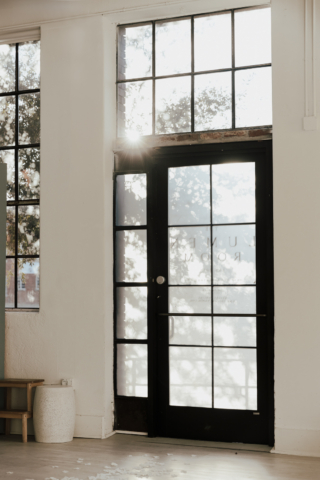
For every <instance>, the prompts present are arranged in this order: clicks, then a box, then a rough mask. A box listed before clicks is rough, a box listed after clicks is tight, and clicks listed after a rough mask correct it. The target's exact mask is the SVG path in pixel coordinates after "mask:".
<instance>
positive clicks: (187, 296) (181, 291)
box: [169, 287, 211, 314]
mask: <svg viewBox="0 0 320 480" xmlns="http://www.w3.org/2000/svg"><path fill="white" fill-rule="evenodd" d="M169 312H170V313H200V314H201V313H211V287H169Z"/></svg>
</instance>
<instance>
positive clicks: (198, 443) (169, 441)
mask: <svg viewBox="0 0 320 480" xmlns="http://www.w3.org/2000/svg"><path fill="white" fill-rule="evenodd" d="M117 433H118V432H117ZM137 440H138V438H137ZM139 441H141V442H144V443H158V444H163V445H184V446H191V447H201V448H203V447H205V448H219V449H223V450H245V451H248V452H262V453H270V452H271V450H272V448H273V447H270V446H269V445H258V444H257V445H256V444H250V443H229V442H210V441H207V440H186V439H183V438H166V437H154V438H151V437H145V436H140V437H139Z"/></svg>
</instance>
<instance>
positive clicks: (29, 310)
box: [5, 308, 40, 313]
mask: <svg viewBox="0 0 320 480" xmlns="http://www.w3.org/2000/svg"><path fill="white" fill-rule="evenodd" d="M16 312H24V313H39V312H40V309H39V308H6V309H5V313H16Z"/></svg>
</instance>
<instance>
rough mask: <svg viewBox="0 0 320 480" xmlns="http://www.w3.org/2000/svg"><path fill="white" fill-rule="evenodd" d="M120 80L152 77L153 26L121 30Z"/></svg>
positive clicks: (123, 28)
mask: <svg viewBox="0 0 320 480" xmlns="http://www.w3.org/2000/svg"><path fill="white" fill-rule="evenodd" d="M118 40H119V46H118V79H119V80H126V79H130V78H141V77H149V76H151V75H152V25H151V24H149V25H139V26H137V27H120V28H119V36H118Z"/></svg>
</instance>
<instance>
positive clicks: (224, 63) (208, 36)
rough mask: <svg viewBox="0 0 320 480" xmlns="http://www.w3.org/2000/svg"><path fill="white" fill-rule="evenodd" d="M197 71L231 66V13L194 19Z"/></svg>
mask: <svg viewBox="0 0 320 480" xmlns="http://www.w3.org/2000/svg"><path fill="white" fill-rule="evenodd" d="M194 64H195V71H196V72H201V71H205V70H219V69H220V68H231V13H225V14H218V15H209V16H206V17H196V18H195V19H194Z"/></svg>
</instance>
